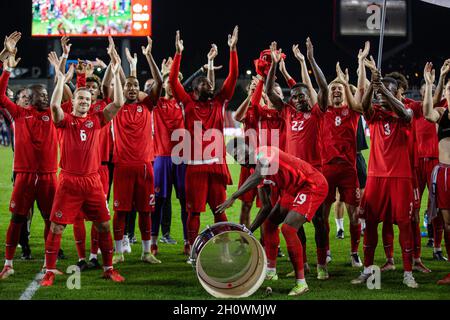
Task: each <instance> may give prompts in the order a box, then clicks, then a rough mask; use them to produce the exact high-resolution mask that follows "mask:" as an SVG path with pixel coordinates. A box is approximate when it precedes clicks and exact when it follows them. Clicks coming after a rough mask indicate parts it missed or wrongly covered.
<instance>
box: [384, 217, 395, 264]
mask: <svg viewBox="0 0 450 320" xmlns="http://www.w3.org/2000/svg"><path fill="white" fill-rule="evenodd" d="M382 238H383V246H384V253H385V254H386V259H392V258H393V257H394V225H393V224H392V223H391V222H383V229H382Z"/></svg>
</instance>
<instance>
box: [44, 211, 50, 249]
mask: <svg viewBox="0 0 450 320" xmlns="http://www.w3.org/2000/svg"><path fill="white" fill-rule="evenodd" d="M44 223H45V227H44V243H45V241H46V240H47V237H48V233H49V232H50V224H51V222H50V217H49V218H46V219H44Z"/></svg>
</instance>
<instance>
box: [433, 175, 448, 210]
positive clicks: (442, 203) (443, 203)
mask: <svg viewBox="0 0 450 320" xmlns="http://www.w3.org/2000/svg"><path fill="white" fill-rule="evenodd" d="M436 206H437V207H438V208H439V209H450V166H446V167H441V168H439V172H438V174H437V180H436Z"/></svg>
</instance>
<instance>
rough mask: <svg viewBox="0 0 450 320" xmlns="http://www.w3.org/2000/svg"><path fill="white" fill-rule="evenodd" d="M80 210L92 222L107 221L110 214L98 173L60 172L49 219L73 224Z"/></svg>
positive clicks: (59, 222)
mask: <svg viewBox="0 0 450 320" xmlns="http://www.w3.org/2000/svg"><path fill="white" fill-rule="evenodd" d="M80 212H83V213H84V218H85V219H86V220H89V221H94V222H105V221H109V219H110V214H109V209H108V204H107V203H106V196H105V193H104V192H103V187H102V182H101V180H100V175H99V174H98V173H95V174H92V175H89V176H75V175H70V174H66V173H61V174H60V175H59V179H58V186H57V189H56V194H55V200H54V201H53V207H52V214H51V216H50V221H52V222H55V223H58V224H73V223H74V222H75V221H76V220H77V217H78V216H79V215H80Z"/></svg>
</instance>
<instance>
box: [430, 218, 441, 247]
mask: <svg viewBox="0 0 450 320" xmlns="http://www.w3.org/2000/svg"><path fill="white" fill-rule="evenodd" d="M431 223H432V224H433V229H434V233H433V236H434V247H435V248H439V247H440V246H441V243H442V233H443V232H444V219H443V217H442V215H440V214H438V216H437V217H436V218H434V219H433V220H432V221H431Z"/></svg>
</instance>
